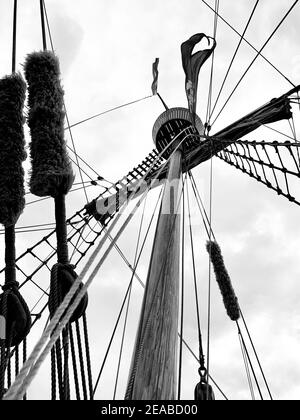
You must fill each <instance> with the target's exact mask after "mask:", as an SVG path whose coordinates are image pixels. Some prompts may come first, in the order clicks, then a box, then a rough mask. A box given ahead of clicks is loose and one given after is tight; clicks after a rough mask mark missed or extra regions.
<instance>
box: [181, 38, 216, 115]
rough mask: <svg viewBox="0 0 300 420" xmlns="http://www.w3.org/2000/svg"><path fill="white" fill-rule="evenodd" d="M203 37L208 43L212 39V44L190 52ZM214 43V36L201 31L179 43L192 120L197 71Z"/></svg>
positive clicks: (210, 52) (212, 49)
mask: <svg viewBox="0 0 300 420" xmlns="http://www.w3.org/2000/svg"><path fill="white" fill-rule="evenodd" d="M203 38H206V39H207V41H208V44H210V41H212V46H210V47H209V48H207V49H205V50H201V51H197V52H196V53H194V54H192V52H193V49H194V47H195V45H196V44H198V43H199V42H200V41H201V40H202V39H203ZM216 45H217V43H216V41H215V39H214V38H212V37H210V36H206V35H205V34H203V33H200V34H195V35H193V36H191V37H190V38H189V39H188V40H187V41H185V42H183V43H182V44H181V57H182V66H183V70H184V72H185V90H186V96H187V100H188V106H189V110H190V112H191V114H192V118H193V121H195V114H196V105H197V87H198V76H199V71H200V69H201V67H202V66H203V64H204V63H205V61H206V60H207V59H208V58H209V57H210V55H211V54H212V52H213V51H214V49H215V48H216Z"/></svg>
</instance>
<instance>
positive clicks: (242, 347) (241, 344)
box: [238, 332, 255, 401]
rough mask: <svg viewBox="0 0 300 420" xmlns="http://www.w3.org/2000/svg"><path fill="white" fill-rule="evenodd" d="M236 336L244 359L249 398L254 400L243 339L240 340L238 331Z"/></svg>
mask: <svg viewBox="0 0 300 420" xmlns="http://www.w3.org/2000/svg"><path fill="white" fill-rule="evenodd" d="M238 337H239V342H240V347H241V352H242V356H243V361H244V366H245V371H246V376H247V381H248V386H249V390H250V394H251V398H252V400H253V401H254V400H255V394H254V389H253V384H252V378H251V374H250V370H249V364H248V359H247V356H246V354H245V348H244V345H243V341H242V338H241V334H240V332H238Z"/></svg>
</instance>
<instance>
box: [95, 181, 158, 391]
mask: <svg viewBox="0 0 300 420" xmlns="http://www.w3.org/2000/svg"><path fill="white" fill-rule="evenodd" d="M162 192H163V190H162V189H161V191H160V194H159V196H158V199H157V202H156V205H155V208H154V211H153V213H152V216H151V219H150V222H149V224H148V228H147V230H146V233H145V235H144V239H143V243H142V245H141V249H140V250H139V255H138V258H137V260H136V263H135V265H134V268H133V274H134V273H135V272H136V270H137V267H138V264H139V261H140V258H141V256H142V252H143V249H144V246H145V244H146V240H147V238H148V234H149V231H150V228H151V226H152V223H153V220H154V215H155V213H156V209H157V207H158V204H159V202H160V199H161V196H162ZM132 282H133V276H132V277H131V279H130V283H129V285H128V288H127V291H126V294H125V297H124V300H123V303H122V305H121V309H120V312H119V315H118V317H117V321H116V324H115V326H114V329H113V333H112V336H111V339H110V341H109V344H108V347H107V350H106V353H105V356H104V359H103V362H102V365H101V368H100V371H99V374H98V376H97V380H96V383H95V386H94V395H95V392H96V390H97V387H98V384H99V380H100V378H101V375H102V372H103V369H104V366H105V363H106V359H107V356H108V353H109V351H110V348H111V345H112V342H113V338H114V335H115V332H116V330H117V327H118V324H119V321H120V317H121V314H122V311H123V307H124V305H125V302H126V299H127V295H128V293H129V288H130V287H131V284H132ZM140 284H141V286H142V287H143V288H145V285H144V283H143V282H141V283H140Z"/></svg>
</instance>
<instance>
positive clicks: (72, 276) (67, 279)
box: [48, 263, 88, 322]
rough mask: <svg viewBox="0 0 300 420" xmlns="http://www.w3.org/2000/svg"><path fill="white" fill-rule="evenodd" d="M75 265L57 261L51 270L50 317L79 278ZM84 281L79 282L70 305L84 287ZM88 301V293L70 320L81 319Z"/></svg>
mask: <svg viewBox="0 0 300 420" xmlns="http://www.w3.org/2000/svg"><path fill="white" fill-rule="evenodd" d="M74 268H75V267H74V265H72V264H69V263H66V264H63V263H56V264H54V265H53V267H52V270H51V280H50V294H49V303H48V306H49V312H50V317H51V318H52V317H53V315H54V313H55V311H56V309H57V308H58V307H59V305H60V304H61V303H62V301H63V300H64V298H65V296H66V295H67V294H68V292H69V290H70V289H71V287H72V285H73V283H74V282H75V280H76V279H77V277H78V276H77V273H76V272H75V271H74ZM82 286H83V285H82V283H80V284H79V287H78V289H77V291H76V292H75V294H74V296H73V298H72V299H71V302H70V305H71V304H72V302H73V301H74V299H75V297H76V295H77V293H78V291H79V290H80V289H81V287H82ZM87 303H88V295H87V293H86V294H85V295H84V296H83V298H82V299H81V301H80V302H79V304H78V306H77V308H76V309H75V311H74V312H73V314H72V316H71V318H70V322H73V321H76V320H77V319H79V318H80V317H81V316H82V315H83V313H84V311H85V309H86V307H87Z"/></svg>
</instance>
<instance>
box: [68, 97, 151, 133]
mask: <svg viewBox="0 0 300 420" xmlns="http://www.w3.org/2000/svg"><path fill="white" fill-rule="evenodd" d="M152 97H153V95H148V96H145V97H143V98H140V99H136V100H134V101H131V102H127V103H126V104H122V105H118V106H115V107H114V108H110V109H107V110H106V111H103V112H100V113H98V114H95V115H92V116H91V117H88V118H85V119H83V120H81V121H78V122H76V123H74V124H71V125H70V126H68V127H65V130H68V129H69V128H74V127H76V126H78V125H80V124H83V123H85V122H87V121H90V120H92V119H94V118H97V117H100V116H102V115H105V114H108V113H109V112H112V111H116V110H117V109H121V108H124V107H126V106H129V105H133V104H136V103H138V102H141V101H144V100H145V99H149V98H152Z"/></svg>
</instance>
